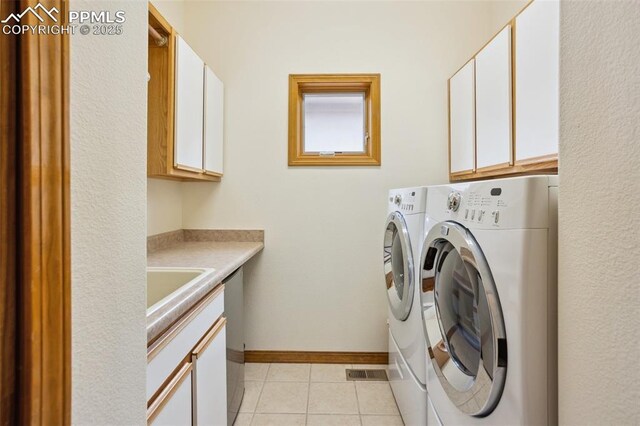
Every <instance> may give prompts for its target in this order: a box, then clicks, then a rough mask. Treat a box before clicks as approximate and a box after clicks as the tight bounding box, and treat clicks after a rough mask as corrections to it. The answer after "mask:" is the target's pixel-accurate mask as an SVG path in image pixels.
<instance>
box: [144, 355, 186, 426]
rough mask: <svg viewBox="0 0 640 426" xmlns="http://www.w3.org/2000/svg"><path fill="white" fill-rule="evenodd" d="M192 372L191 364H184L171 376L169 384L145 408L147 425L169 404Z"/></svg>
mask: <svg viewBox="0 0 640 426" xmlns="http://www.w3.org/2000/svg"><path fill="white" fill-rule="evenodd" d="M192 370H193V364H192V363H190V362H186V363H184V364H183V365H182V367H181V368H180V370H178V372H177V373H176V374H175V375H174V376H173V378H172V379H171V380H170V381H169V383H168V384H167V385H166V386H164V388H163V389H162V391H161V392H160V393H159V394H158V395H157V397H156V398H155V399H154V400H153V401H152V402H151V404H149V408H147V424H148V425H149V424H151V423H152V422H153V420H154V419H155V418H156V417H157V416H158V414H160V411H162V409H163V408H164V406H165V405H166V404H167V402H169V400H170V399H171V397H172V396H173V394H175V393H176V391H177V390H178V388H179V387H180V385H181V384H182V383H183V382H184V381H185V380H186V378H187V377H189V375H190V374H191V371H192Z"/></svg>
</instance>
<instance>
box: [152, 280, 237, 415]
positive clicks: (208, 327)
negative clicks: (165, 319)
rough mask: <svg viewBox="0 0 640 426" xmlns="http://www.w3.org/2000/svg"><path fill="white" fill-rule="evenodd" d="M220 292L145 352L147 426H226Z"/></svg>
mask: <svg viewBox="0 0 640 426" xmlns="http://www.w3.org/2000/svg"><path fill="white" fill-rule="evenodd" d="M223 290H224V286H223V285H221V286H220V287H219V288H218V289H217V290H214V292H213V293H212V294H211V295H210V296H207V297H206V298H205V299H204V300H203V301H202V302H200V303H199V304H198V305H197V306H196V307H194V308H193V309H192V310H191V311H190V312H188V313H187V314H185V315H184V316H183V318H181V319H180V320H178V321H177V322H176V323H175V324H174V325H173V326H172V327H171V328H170V329H169V330H167V331H166V332H165V334H164V335H163V336H161V337H160V338H159V339H157V340H156V342H155V343H153V344H152V345H151V346H150V347H149V348H148V352H147V357H148V359H149V360H148V363H147V398H148V403H147V423H148V424H149V425H154V426H156V425H158V426H160V425H171V426H188V425H194V426H195V425H202V426H227V372H226V369H227V355H226V346H227V344H226V322H227V320H226V318H225V317H224V316H223V315H222V314H223V307H224V292H223Z"/></svg>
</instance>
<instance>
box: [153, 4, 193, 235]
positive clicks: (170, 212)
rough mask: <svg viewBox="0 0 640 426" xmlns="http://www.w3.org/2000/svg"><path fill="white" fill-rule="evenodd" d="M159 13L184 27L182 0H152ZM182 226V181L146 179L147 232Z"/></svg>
mask: <svg viewBox="0 0 640 426" xmlns="http://www.w3.org/2000/svg"><path fill="white" fill-rule="evenodd" d="M152 3H153V5H154V6H155V7H156V9H158V11H159V12H160V14H161V15H162V16H163V17H164V18H165V19H166V20H167V21H169V23H170V24H171V26H173V27H174V28H175V29H176V30H177V31H178V32H179V33H181V34H182V33H183V30H184V28H185V20H184V1H181V0H153V1H152ZM181 228H182V183H181V182H176V181H171V180H165V179H148V183H147V234H148V235H155V234H160V233H162V232H168V231H175V230H176V229H181Z"/></svg>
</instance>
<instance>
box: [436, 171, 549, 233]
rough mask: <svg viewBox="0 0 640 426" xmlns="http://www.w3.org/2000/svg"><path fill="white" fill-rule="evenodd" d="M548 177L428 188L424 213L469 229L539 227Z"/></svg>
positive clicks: (545, 214) (545, 216)
mask: <svg viewBox="0 0 640 426" xmlns="http://www.w3.org/2000/svg"><path fill="white" fill-rule="evenodd" d="M549 186H550V185H549V177H547V176H530V177H529V176H528V177H521V178H507V179H500V180H494V181H483V182H470V183H459V184H451V185H440V186H433V187H429V192H428V197H427V211H426V214H428V215H430V216H431V217H432V218H434V219H436V220H438V221H443V220H455V221H456V222H459V223H460V224H462V225H464V226H467V227H469V228H476V229H513V228H542V227H546V226H547V224H548V217H549V211H548V205H549Z"/></svg>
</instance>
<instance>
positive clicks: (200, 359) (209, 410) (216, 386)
mask: <svg viewBox="0 0 640 426" xmlns="http://www.w3.org/2000/svg"><path fill="white" fill-rule="evenodd" d="M226 322H227V320H226V318H220V319H219V320H218V321H217V322H216V323H215V324H214V325H213V327H211V329H210V330H209V332H208V333H207V334H206V335H205V337H204V338H203V339H202V340H201V342H200V343H199V344H198V346H197V347H196V348H195V349H194V351H193V354H192V356H191V359H192V364H193V365H194V372H195V374H194V385H193V388H194V391H193V394H194V398H195V410H194V417H195V418H194V424H196V425H199V426H227V373H226V371H227V344H226Z"/></svg>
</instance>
